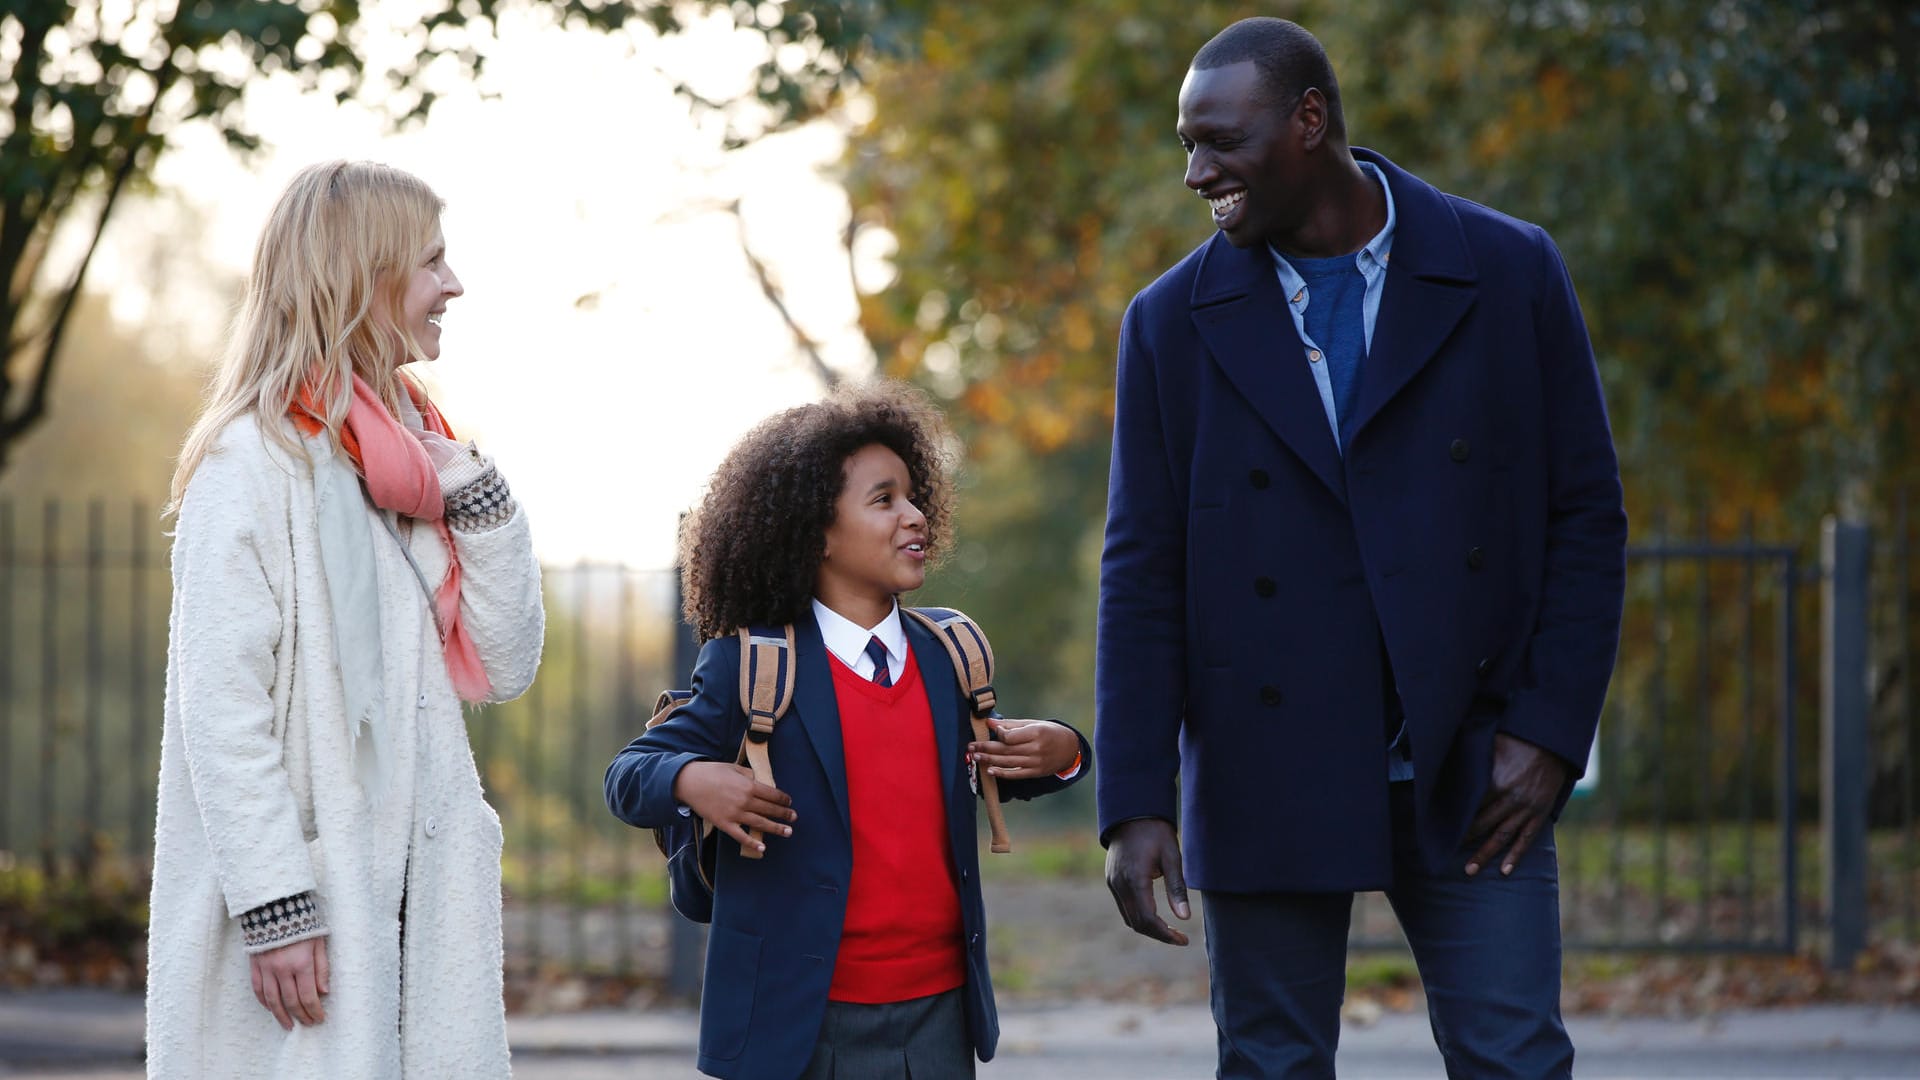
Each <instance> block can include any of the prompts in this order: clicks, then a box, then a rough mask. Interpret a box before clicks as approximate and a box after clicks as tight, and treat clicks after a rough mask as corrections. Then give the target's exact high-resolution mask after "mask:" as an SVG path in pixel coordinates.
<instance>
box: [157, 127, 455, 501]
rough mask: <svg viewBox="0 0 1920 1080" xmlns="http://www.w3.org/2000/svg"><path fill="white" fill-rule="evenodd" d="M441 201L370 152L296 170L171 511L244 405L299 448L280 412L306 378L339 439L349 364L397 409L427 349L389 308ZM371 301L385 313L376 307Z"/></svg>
mask: <svg viewBox="0 0 1920 1080" xmlns="http://www.w3.org/2000/svg"><path fill="white" fill-rule="evenodd" d="M444 205H445V204H444V203H443V202H442V201H441V199H440V197H439V196H438V195H435V194H434V193H433V189H431V188H429V187H428V186H427V185H426V183H425V182H424V181H422V180H421V179H420V178H419V177H416V176H414V175H413V174H411V173H407V172H403V171H401V170H399V169H395V168H392V167H391V166H387V165H380V164H376V163H373V162H367V161H353V162H349V161H330V162H326V163H324V164H320V165H309V166H308V167H307V168H305V169H302V170H301V171H300V173H299V175H297V176H295V177H294V178H293V182H292V183H290V184H288V185H287V190H286V191H285V192H284V193H282V194H281V196H280V200H279V201H278V202H277V203H275V204H274V207H273V213H272V215H271V216H269V217H268V219H267V225H266V228H265V229H263V230H261V233H260V242H259V244H258V245H256V246H255V248H254V253H253V271H252V273H251V274H250V275H249V276H248V279H247V291H246V295H245V297H244V298H243V299H242V300H241V304H240V311H239V314H238V315H237V316H236V317H235V319H234V323H233V330H232V333H231V334H230V336H229V338H228V342H227V349H226V353H225V355H224V356H223V357H222V358H221V361H220V365H219V367H218V368H217V369H216V371H215V372H214V376H213V379H212V380H211V382H210V383H209V385H208V388H207V393H206V401H205V404H204V405H203V406H202V408H201V411H200V415H199V417H198V419H196V420H195V421H194V424H193V427H192V429H190V430H189V431H188V432H187V438H186V442H185V444H184V445H183V446H182V447H181V450H180V463H179V465H178V466H177V467H176V468H175V469H174V473H173V485H172V488H171V490H170V492H169V494H168V502H167V512H169V513H171V512H173V511H175V510H177V509H178V508H179V506H180V500H181V499H182V498H183V497H184V496H185V494H186V490H187V482H188V481H189V480H191V479H193V473H194V470H195V469H196V468H198V467H199V465H200V462H201V461H203V460H205V458H206V456H207V453H208V452H209V450H211V449H212V447H213V443H214V441H215V440H216V439H217V438H218V437H219V435H220V432H221V430H222V429H224V428H225V427H226V426H227V425H228V424H229V423H231V422H232V421H233V420H234V419H236V418H237V417H240V416H243V415H245V414H247V413H249V412H252V413H254V414H256V415H257V416H258V417H260V419H261V424H260V427H261V429H262V430H263V431H265V432H266V433H267V434H268V435H269V436H270V437H271V438H273V439H274V440H275V441H277V442H279V443H281V444H282V445H283V446H285V447H286V448H287V449H288V450H289V451H291V452H293V453H295V454H297V455H300V456H302V457H304V456H305V454H306V450H305V448H304V447H302V446H301V445H300V444H299V442H298V440H297V439H296V438H295V436H294V435H293V433H292V429H291V428H290V427H289V426H288V425H287V424H284V423H279V422H276V421H278V420H279V418H281V417H284V416H285V415H286V414H287V410H288V409H289V408H290V407H291V406H292V405H293V402H294V400H295V399H296V398H298V397H299V396H300V392H301V389H302V388H303V387H307V386H311V387H312V389H313V396H314V400H315V401H316V402H317V403H318V404H319V406H320V408H321V412H322V415H321V417H320V420H321V423H322V424H323V425H324V426H325V427H326V430H327V435H328V437H329V438H330V439H332V440H333V441H334V443H335V445H336V447H337V446H338V443H339V438H340V426H341V424H342V423H344V422H345V420H346V415H347V406H348V404H349V403H350V401H351V399H352V394H353V379H352V376H353V375H354V374H356V373H357V374H358V375H359V376H360V377H361V378H362V379H365V380H366V381H367V383H368V384H369V385H370V386H372V387H373V389H374V392H375V393H377V394H379V395H380V398H381V400H382V401H384V402H386V405H387V407H388V408H389V409H397V407H398V405H399V403H400V395H401V393H403V389H402V381H401V380H402V376H401V375H400V373H399V370H398V368H399V365H400V364H402V363H407V362H409V361H413V360H424V359H426V357H425V355H424V354H423V353H422V352H421V350H420V345H419V343H418V342H417V341H415V340H414V338H413V334H412V333H411V332H410V331H409V329H408V328H407V327H406V326H404V325H402V323H403V320H401V319H399V318H397V317H396V315H397V313H398V312H399V311H400V310H401V299H402V296H403V295H404V293H405V291H406V287H407V280H408V271H409V270H410V269H411V267H412V266H413V264H414V262H415V261H416V260H418V259H419V258H420V257H421V255H422V254H424V253H425V252H426V250H427V248H428V246H429V245H430V244H432V243H433V238H434V231H435V230H436V229H437V228H438V226H439V221H440V210H441V208H442V207H443V206H444ZM376 307H377V308H378V309H379V310H380V311H382V312H384V313H385V317H384V318H375V317H374V311H375V309H376ZM396 357H402V358H404V359H400V360H397V361H396V359H395V358H396Z"/></svg>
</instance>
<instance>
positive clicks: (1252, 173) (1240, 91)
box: [1177, 60, 1306, 248]
mask: <svg viewBox="0 0 1920 1080" xmlns="http://www.w3.org/2000/svg"><path fill="white" fill-rule="evenodd" d="M1270 96H1271V95H1269V94H1268V93H1266V92H1264V88H1263V86H1262V84H1261V75H1260V68H1259V67H1258V65H1256V64H1254V62H1253V61H1251V60H1248V61H1243V62H1241V63H1238V64H1228V65H1226V66H1225V67H1217V68H1209V69H1206V70H1190V71H1188V72H1187V79H1186V82H1184V83H1182V84H1181V86H1180V122H1179V127H1178V129H1177V130H1178V131H1179V134H1180V144H1181V145H1182V146H1184V147H1186V150H1187V186H1188V187H1190V188H1192V189H1193V190H1194V191H1196V192H1198V193H1199V194H1200V195H1201V196H1202V197H1204V198H1205V199H1206V200H1207V202H1208V204H1209V205H1210V206H1211V207H1212V209H1213V223H1214V225H1216V226H1218V227H1219V229H1220V231H1221V232H1223V233H1225V234H1226V236H1227V240H1228V242H1229V243H1231V244H1233V246H1234V247H1240V248H1247V247H1254V246H1256V245H1259V244H1265V243H1269V242H1272V241H1273V240H1274V238H1276V237H1278V236H1282V235H1285V234H1286V233H1288V232H1290V231H1292V229H1293V228H1294V227H1296V226H1297V225H1298V223H1299V222H1300V221H1301V220H1302V219H1303V218H1304V217H1305V210H1306V206H1305V201H1306V200H1305V199H1304V197H1303V190H1304V187H1305V177H1304V172H1305V168H1304V166H1305V153H1304V151H1303V149H1302V146H1301V137H1300V135H1301V133H1300V131H1299V130H1298V127H1297V125H1296V124H1295V123H1294V117H1293V116H1291V115H1286V116H1283V115H1281V113H1280V111H1279V109H1278V108H1276V107H1275V106H1274V105H1273V104H1272V103H1271V101H1270V100H1269V99H1270ZM1295 112H1296V113H1297V112H1298V108H1297V106H1296V109H1295Z"/></svg>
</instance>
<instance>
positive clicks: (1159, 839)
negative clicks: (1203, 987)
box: [1107, 818, 1193, 945]
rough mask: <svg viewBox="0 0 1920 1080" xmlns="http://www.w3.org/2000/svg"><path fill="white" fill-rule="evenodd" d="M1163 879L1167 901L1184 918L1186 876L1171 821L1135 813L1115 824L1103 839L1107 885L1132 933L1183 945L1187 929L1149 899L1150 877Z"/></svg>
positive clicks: (1186, 910)
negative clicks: (1175, 924) (1166, 917)
mask: <svg viewBox="0 0 1920 1080" xmlns="http://www.w3.org/2000/svg"><path fill="white" fill-rule="evenodd" d="M1161 877H1164V878H1166V879H1167V906H1168V907H1170V908H1172V909H1173V913H1174V915H1175V916H1176V917H1178V918H1181V919H1187V918H1191V917H1192V914H1193V913H1192V911H1191V909H1189V908H1188V906H1187V879H1186V876H1185V875H1184V874H1182V873H1181V871H1180V838H1179V837H1178V836H1177V835H1175V834H1174V831H1173V824H1172V823H1171V822H1169V821H1166V820H1164V819H1161V818H1136V819H1135V820H1133V821H1128V822H1124V823H1122V824H1120V825H1117V826H1115V827H1114V830H1113V838H1112V839H1111V840H1109V841H1108V842H1107V891H1108V892H1111V893H1112V894H1113V902H1114V903H1115V904H1117V905H1119V907H1120V918H1121V919H1122V920H1123V921H1125V922H1126V924H1127V925H1128V926H1129V927H1132V928H1133V932H1134V933H1136V934H1144V935H1146V936H1147V937H1150V938H1153V939H1154V940H1156V941H1164V942H1166V943H1167V944H1169V945H1185V944H1186V943H1187V935H1185V934H1183V933H1181V932H1180V931H1178V930H1175V929H1174V928H1173V927H1171V926H1168V925H1167V924H1166V921H1165V920H1163V919H1161V918H1160V912H1159V910H1158V909H1157V908H1155V907H1154V904H1153V881H1154V879H1155V878H1161Z"/></svg>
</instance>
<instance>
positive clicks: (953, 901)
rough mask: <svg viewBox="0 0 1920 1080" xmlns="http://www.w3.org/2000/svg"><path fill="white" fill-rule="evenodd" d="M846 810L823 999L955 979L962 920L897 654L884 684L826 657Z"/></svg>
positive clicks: (902, 990) (915, 686)
mask: <svg viewBox="0 0 1920 1080" xmlns="http://www.w3.org/2000/svg"><path fill="white" fill-rule="evenodd" d="M831 666H832V668H833V691H834V697H835V698H836V699H837V700H838V703H839V706H840V742H841V744H842V746H843V747H844V752H845V757H846V764H847V809H848V811H849V812H850V813H851V816H852V818H853V821H852V823H851V824H852V828H853V880H852V882H851V883H850V884H849V885H848V888H847V921H846V925H845V927H844V928H843V930H842V931H841V935H840V953H839V956H838V957H837V958H836V959H835V961H834V966H833V984H832V986H831V987H829V988H828V991H827V997H829V998H830V999H832V1000H834V1001H849V1002H858V1003H861V1004H868V1005H872V1004H879V1003H883V1002H889V1001H907V1000H910V999H912V998H918V997H926V996H927V995H929V994H938V993H942V992H944V991H947V990H951V989H953V988H954V987H956V986H963V985H965V984H966V981H967V954H966V946H965V937H966V930H965V926H964V924H963V923H962V921H961V916H960V893H959V889H958V888H957V887H956V885H955V874H954V867H953V853H952V851H951V849H950V848H949V847H948V840H947V807H946V794H945V790H944V789H943V788H942V787H941V784H940V769H941V765H942V763H941V762H940V760H939V751H938V749H937V746H936V744H935V742H934V737H933V711H932V709H931V708H930V707H929V706H928V705H927V693H926V690H925V688H924V687H923V686H922V684H921V682H920V669H919V667H918V666H917V665H916V664H915V663H914V660H913V655H912V654H911V653H909V654H908V655H907V664H906V669H905V670H904V671H902V672H901V673H900V681H899V682H897V683H895V684H893V685H892V686H876V685H875V684H874V683H872V682H871V681H869V680H866V679H863V678H861V677H860V676H858V675H856V674H854V673H853V670H852V669H851V668H848V667H847V666H846V665H845V664H843V663H841V662H840V661H839V659H838V658H835V659H834V660H833V662H832V665H831Z"/></svg>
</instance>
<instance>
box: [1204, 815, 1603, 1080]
mask: <svg viewBox="0 0 1920 1080" xmlns="http://www.w3.org/2000/svg"><path fill="white" fill-rule="evenodd" d="M1412 788H1413V784H1412V783H1411V782H1404V783H1396V784H1394V785H1392V789H1393V794H1392V798H1393V823H1394V885H1393V888H1392V889H1390V890H1388V892H1387V900H1388V902H1389V903H1391V904H1392V905H1393V911H1394V914H1395V916H1397V917H1398V918H1399V920H1400V926H1401V929H1402V930H1404V931H1405V932H1406V935H1407V942H1408V944H1410V945H1411V946H1412V947H1413V958H1414V962H1415V963H1416V964H1417V965H1418V966H1419V969H1420V981H1421V983H1422V984H1424V986H1425V988H1426V992H1427V1017H1428V1020H1429V1021H1430V1022H1431V1023H1432V1025H1433V1039H1434V1042H1435V1043H1436V1044H1438V1046H1439V1048H1440V1054H1441V1056H1442V1057H1443V1058H1444V1059H1445V1060H1446V1066H1447V1075H1448V1076H1449V1077H1455V1078H1469V1077H1470V1078H1472V1080H1498V1078H1511V1080H1547V1078H1552V1077H1570V1076H1572V1075H1573V1043H1572V1042H1571V1041H1570V1040H1569V1039H1568V1038H1567V1030H1566V1027H1565V1026H1564V1025H1563V1024H1562V1023H1561V1022H1560V875H1559V867H1558V862H1557V860H1556V858H1555V855H1554V848H1553V835H1552V830H1551V829H1546V830H1542V831H1541V834H1540V835H1539V836H1538V837H1536V838H1535V840H1534V844H1533V847H1532V848H1530V849H1528V851H1527V853H1526V854H1525V855H1524V856H1522V857H1521V859H1520V862H1519V864H1518V865H1517V866H1515V867H1514V869H1513V873H1512V874H1511V875H1510V876H1507V877H1502V876H1501V875H1500V871H1499V867H1498V865H1497V863H1496V865H1495V866H1493V867H1491V868H1488V869H1483V870H1482V871H1481V872H1480V874H1479V875H1478V876H1477V877H1473V878H1469V877H1467V876H1466V874H1465V872H1464V871H1462V870H1461V869H1460V868H1461V867H1463V866H1465V865H1466V861H1467V856H1468V854H1469V850H1462V851H1461V852H1460V855H1459V858H1458V859H1457V860H1455V861H1453V862H1452V864H1451V865H1450V866H1448V868H1447V869H1446V871H1445V872H1443V873H1439V874H1432V873H1428V872H1427V870H1426V869H1425V868H1424V867H1423V866H1422V865H1421V859H1420V856H1419V853H1418V852H1417V851H1416V850H1415V847H1414V842H1413V835H1414V834H1413V820H1412V818H1413V793H1412ZM1202 899H1203V911H1204V915H1205V918H1206V928H1207V962H1208V966H1209V968H1210V969H1211V974H1212V1001H1213V1021H1214V1025H1215V1026H1216V1027H1217V1028H1218V1029H1219V1041H1220V1067H1219V1072H1218V1074H1217V1075H1218V1076H1220V1077H1221V1078H1223V1080H1229V1078H1231V1080H1240V1078H1255V1077H1257V1078H1260V1080H1278V1078H1283V1077H1284V1078H1288V1080H1292V1078H1296V1077H1298V1078H1314V1080H1318V1078H1321V1077H1331V1076H1333V1075H1334V1071H1333V1056H1334V1050H1335V1048H1336V1047H1337V1046H1338V1045H1339V1042H1340V1002H1341V999H1342V998H1343V997H1344V996H1345V994H1346V984H1347V983H1346V958H1347V929H1348V925H1349V923H1350V922H1351V918H1352V914H1353V894H1352V893H1221V892H1209V893H1207V894H1206V895H1205V896H1204V897H1203V898H1202Z"/></svg>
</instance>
